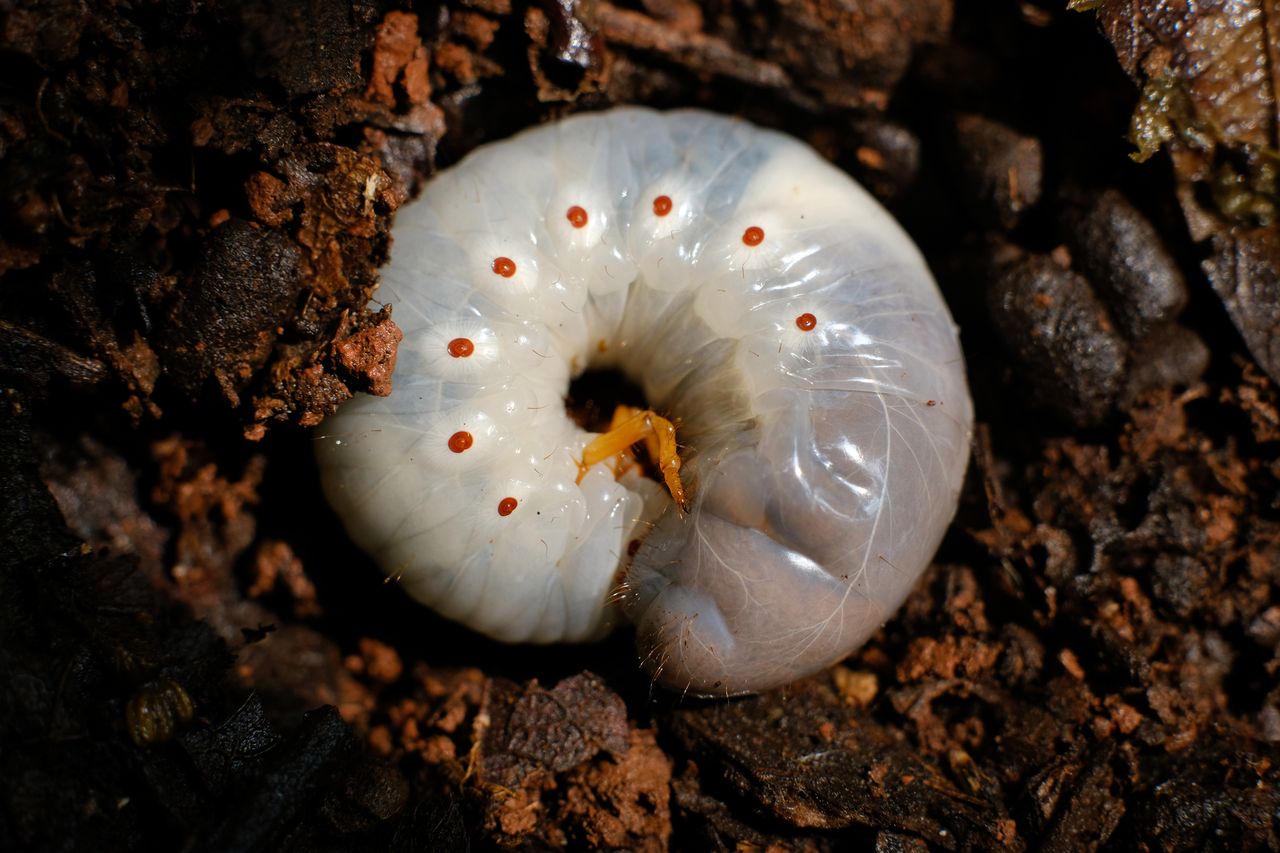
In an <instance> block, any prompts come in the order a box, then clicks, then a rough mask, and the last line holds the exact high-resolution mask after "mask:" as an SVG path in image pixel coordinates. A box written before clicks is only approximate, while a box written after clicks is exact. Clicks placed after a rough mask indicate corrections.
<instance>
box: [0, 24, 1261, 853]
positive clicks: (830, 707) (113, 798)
mask: <svg viewBox="0 0 1280 853" xmlns="http://www.w3.org/2000/svg"><path fill="white" fill-rule="evenodd" d="M1068 6H1069V7H1070V8H1066V7H1068ZM1275 14H1277V9H1276V7H1275V4H1274V3H1263V2H1241V3H1220V2H1209V3H1202V4H1177V3H1173V4H1170V3H1165V2H1157V0H1071V2H1070V3H1063V2H1057V0H1052V2H1051V0H1025V2H1021V3H1016V4H1015V3H999V4H997V3H990V2H980V0H954V2H953V0H860V2H855V3H840V2H835V0H784V2H773V3H760V2H752V1H751V0H727V2H705V3H694V2H691V0H619V2H616V3H611V2H605V0H543V2H537V3H525V4H521V3H513V2H510V0H452V1H451V2H447V3H444V4H441V5H425V4H404V5H403V6H401V5H397V4H395V3H389V2H384V0H354V2H352V1H351V0H313V2H309V3H307V4H291V3H270V2H266V0H239V2H216V3H203V4H182V3H150V4H139V3H122V2H118V0H0V406H2V407H3V412H0V496H2V497H0V514H2V517H0V529H3V530H4V534H3V536H2V537H0V802H2V803H3V807H2V808H0V848H3V849H6V850H41V851H43V850H105V851H113V850H136V849H149V850H150V849H155V850H164V849H184V850H193V851H201V850H208V851H214V850H230V849H236V850H258V849H272V850H299V851H301V850H333V851H337V850H387V849H394V850H423V849H430V850H451V849H464V848H467V847H470V846H474V847H477V848H479V849H489V848H494V847H503V848H516V847H518V848H521V849H549V848H550V849H565V848H567V849H584V848H607V849H644V850H665V849H676V850H699V851H701V850H754V849H767V850H837V849H847V848H854V849H875V850H877V851H897V850H903V851H906V850H911V851H921V850H932V849H936V850H974V849H978V850H989V849H995V848H999V849H1011V850H1024V849H1037V850H1064V851H1065V850H1098V849H1101V850H1230V851H1232V853H1237V851H1246V850H1267V849H1270V850H1276V849H1280V497H1278V496H1280V394H1278V393H1277V386H1276V382H1277V380H1278V379H1280V228H1278V227H1277V204H1278V203H1280V193H1278V191H1277V180H1278V178H1277V173H1278V170H1277V167H1276V165H1275V163H1276V151H1277V150H1280V109H1278V108H1277V103H1278V101H1277V85H1278V75H1277V72H1276V70H1275V69H1276V68H1277V67H1280V65H1278V64H1277V63H1276V62H1275V57H1276V55H1277V54H1278V53H1280V48H1277V44H1276V41H1275V36H1274V32H1275V31H1277V29H1278V27H1277V24H1276V22H1274V21H1272V20H1271V18H1272V17H1273V16H1274V15H1275ZM621 103H640V104H648V105H652V106H657V107H674V106H699V107H703V108H707V109H712V110H716V111H719V112H724V113H731V114H736V115H741V116H743V117H745V118H748V119H751V120H753V121H756V122H758V123H761V124H764V125H767V126H772V127H780V128H784V129H786V130H787V131H789V132H791V133H793V134H795V135H797V136H799V137H801V138H803V139H805V140H807V141H808V142H810V143H811V144H813V145H814V146H815V147H816V148H817V149H818V150H819V151H820V152H821V153H823V154H824V155H825V156H827V157H829V158H830V159H831V160H833V161H834V162H836V163H837V164H839V165H840V166H842V167H843V168H845V169H847V170H848V171H849V172H850V173H851V174H853V175H854V176H855V177H857V178H858V179H859V180H861V181H862V182H863V183H864V184H865V185H866V186H867V187H868V188H869V189H871V190H872V192H874V193H875V194H876V195H877V196H878V197H879V198H880V199H881V200H882V201H884V202H885V203H886V204H887V205H888V206H889V207H890V209H891V210H892V211H893V212H894V213H895V214H896V215H897V216H898V217H899V218H900V219H901V221H902V222H903V223H904V225H905V226H906V227H907V229H908V231H909V232H910V233H911V234H912V235H913V236H914V237H915V238H916V240H917V241H918V242H919V244H920V245H921V247H922V249H923V251H924V252H925V255H926V257H927V258H928V260H929V262H930V265H931V266H932V268H933V269H934V271H935V273H936V275H937V277H938V279H939V283H940V285H941V287H942V289H943V291H944V293H945V295H946V296H947V299H948V301H949V303H950V304H951V306H952V309H953V312H954V314H955V316H956V319H957V322H958V323H959V324H960V326H961V328H962V330H963V339H964V344H965V350H966V359H967V363H968V368H969V376H970V382H971V385H972V389H973V393H974V397H975V402H976V404H977V412H978V419H979V425H978V428H977V430H976V434H975V439H974V453H973V459H972V462H971V468H970V477H969V482H968V484H967V486H966V490H965V493H964V495H963V498H962V502H961V506H960V510H959V513H958V515H957V518H956V521H955V523H954V525H953V527H952V530H951V531H950V533H949V534H948V537H947V539H946V541H945V542H944V544H943V546H942V548H941V550H940V552H939V554H938V556H937V558H936V562H935V564H934V565H933V566H932V567H931V568H930V570H929V571H928V573H927V575H926V576H925V578H924V579H923V580H922V581H921V582H920V584H919V585H918V587H917V588H916V590H915V592H914V593H913V595H912V596H911V598H910V599H909V600H908V602H907V604H906V605H905V606H904V607H903V609H902V610H901V611H900V612H899V613H898V614H897V616H896V617H895V618H893V619H892V620H891V621H890V622H889V623H888V624H886V625H885V626H884V628H883V629H882V630H881V631H880V632H879V633H878V634H877V635H876V636H875V637H874V638H873V639H872V640H871V641H870V642H869V643H867V644H866V645H865V646H864V647H863V648H862V649H860V650H859V651H858V652H856V653H855V654H854V655H852V656H851V657H850V658H849V659H847V660H846V661H844V662H843V663H841V664H840V665H839V666H837V667H835V668H834V669H833V670H831V671H829V672H826V673H823V674H820V675H818V676H815V677H813V678H810V679H807V680H804V681H802V682H799V683H796V684H794V685H791V686H789V687H787V688H786V689H783V690H778V691H774V692H772V693H769V694H765V695H761V696H755V697H749V698H743V699H737V700H732V701H722V702H707V701H692V700H681V699H680V698H679V697H676V696H672V695H668V694H666V693H664V692H662V691H660V690H657V689H655V688H653V687H652V686H651V685H650V684H649V682H648V680H647V679H646V678H645V676H644V675H643V674H642V672H641V671H640V669H639V668H638V666H637V665H636V661H635V655H634V652H633V650H632V647H631V638H629V637H627V636H626V635H625V634H620V635H618V636H616V637H614V638H612V639H610V640H608V641H606V642H604V643H602V644H600V645H597V646H591V647H555V648H526V647H517V648H510V647H504V646H501V645H498V644H496V643H493V642H490V641H488V640H485V639H483V638H480V637H478V636H476V635H474V634H472V633H470V632H468V631H467V630H465V629H463V628H460V627H458V626H455V625H452V624H449V623H447V622H445V621H444V620H442V619H440V618H438V617H436V616H434V615H432V614H431V613H429V612H427V611H425V610H424V609H422V608H420V607H419V606H417V605H415V604H413V603H412V602H411V601H409V600H408V599H407V598H406V597H405V596H404V595H403V594H402V593H401V592H400V591H399V590H397V589H396V587H395V585H394V584H393V583H387V582H384V581H383V580H382V578H381V576H380V575H379V573H378V572H377V570H376V568H375V567H374V566H373V565H372V563H371V561H370V560H369V559H368V558H367V557H365V556H363V555H362V554H361V553H359V552H358V551H357V550H355V549H354V547H353V546H351V544H350V543H349V542H347V541H346V539H345V536H344V535H343V533H342V530H341V525H340V524H339V523H338V521H337V520H336V519H335V518H334V517H333V515H332V513H331V512H330V511H329V510H328V508H327V507H326V506H325V505H324V502H323V500H322V498H321V497H320V492H319V488H318V482H317V475H316V472H315V468H314V463H313V462H312V460H311V455H310V450H309V442H310V440H311V438H310V436H311V433H310V432H309V429H308V428H310V427H314V426H315V425H317V424H319V423H321V422H322V420H323V418H324V417H325V416H326V415H327V414H329V413H330V412H332V411H333V410H334V409H335V407H336V406H337V405H338V404H340V403H341V402H342V401H343V400H345V399H347V398H349V397H350V396H351V395H352V394H354V393H358V392H364V393H374V394H386V393H389V391H390V390H391V388H392V386H393V385H394V376H393V373H392V371H393V370H394V364H395V349H396V344H397V343H398V342H399V339H400V332H399V330H398V329H397V328H396V326H395V319H394V318H395V306H394V305H390V306H385V307H382V308H379V306H378V305H377V304H373V305H372V307H370V299H371V297H373V298H376V295H377V294H376V285H377V281H378V267H379V265H380V264H381V263H382V262H383V261H384V260H385V259H386V257H387V254H388V252H389V250H390V227H391V223H392V221H393V219H394V214H395V211H396V209H397V208H398V207H399V206H400V205H401V204H403V203H404V202H405V201H407V200H408V199H409V198H411V197H412V196H413V195H414V194H415V193H417V192H418V191H419V190H420V189H421V187H422V185H423V183H424V182H425V181H426V180H427V179H428V178H429V177H430V176H431V175H432V174H433V173H434V172H435V171H436V170H438V169H441V168H444V167H447V166H448V165H449V164H450V163H452V162H455V161H456V160H457V159H458V158H459V157H461V156H463V155H464V154H465V153H466V152H468V151H469V150H471V149H472V148H474V147H475V146H476V145H479V144H482V143H483V142H485V141H488V140H493V139H498V138H502V137H504V136H506V135H508V134H510V133H512V132H514V131H516V130H518V129H520V128H523V127H526V126H529V125H532V124H535V123H538V122H541V121H546V120H553V119H554V118H556V117H559V116H562V115H565V114H567V113H569V112H572V111H577V110H586V109H599V108H604V107H607V106H610V105H613V104H621ZM606 384H607V383H606ZM591 387H592V386H591V383H589V382H588V383H585V384H583V385H579V386H575V388H576V389H577V390H575V393H579V392H582V393H587V394H592V393H594V392H593V391H591V390H590V389H591ZM623 396H625V394H624V395H623ZM575 402H576V403H578V404H579V405H580V406H585V407H586V408H587V409H591V408H592V405H595V406H596V408H597V409H601V408H604V407H605V404H604V403H599V404H593V402H592V401H582V400H577V401H575Z"/></svg>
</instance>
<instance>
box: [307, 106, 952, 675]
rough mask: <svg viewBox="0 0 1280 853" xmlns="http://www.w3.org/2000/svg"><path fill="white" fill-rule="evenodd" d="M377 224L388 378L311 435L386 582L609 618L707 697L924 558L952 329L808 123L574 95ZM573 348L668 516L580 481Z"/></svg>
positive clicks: (648, 497)
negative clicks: (669, 435) (665, 433)
mask: <svg viewBox="0 0 1280 853" xmlns="http://www.w3.org/2000/svg"><path fill="white" fill-rule="evenodd" d="M394 234H395V246H394V249H393V253H392V260H391V262H390V264H389V265H388V266H387V267H386V268H385V270H384V271H383V283H382V289H381V290H380V292H379V296H380V298H381V299H383V300H384V301H387V302H391V303H393V304H394V306H395V317H396V321H397V322H398V323H399V324H400V326H401V328H402V330H403V331H404V340H403V342H402V343H401V345H400V350H399V355H398V366H397V370H396V374H395V390H394V392H393V393H392V394H391V396H390V397H387V398H374V397H360V398H357V399H355V400H352V401H351V402H349V403H348V404H346V405H345V406H344V407H343V408H342V409H341V410H340V411H339V412H338V414H336V415H335V416H334V417H332V418H331V419H330V420H329V421H328V422H326V424H325V425H324V426H323V428H322V433H323V435H322V436H321V438H320V439H319V440H318V446H319V451H318V452H319V459H320V466H321V470H322V478H323V482H324V488H325V492H326V494H327V495H328V498H329V500H330V502H331V503H332V505H333V506H334V508H335V509H336V510H337V512H338V513H339V515H340V516H341V517H342V518H343V520H344V522H345V524H346V527H347V529H348V531H349V532H350V534H351V536H352V538H353V539H354V540H355V541H356V542H357V543H358V544H359V545H360V546H361V547H363V548H364V549H365V550H366V551H368V552H369V553H370V554H371V555H373V556H374V557H375V558H376V559H377V561H378V562H379V563H380V564H381V566H382V568H383V569H384V570H385V571H386V572H387V573H388V574H390V575H392V576H394V577H397V578H399V579H400V582H401V584H402V585H403V586H404V588H405V589H406V590H407V591H408V592H409V593H410V594H411V595H413V596H414V597H416V598H418V599H420V600H421V601H423V602H425V603H426V604H428V605H430V606H431V607H433V608H435V609H436V610H438V611H439V612H441V613H443V614H444V615H445V616H448V617H449V618H451V619H455V620H458V621H460V622H463V623H465V624H467V625H469V626H471V627H472V628H474V629H476V630H478V631H481V632H483V633H485V634H488V635H490V636H492V637H496V638H498V639H500V640H505V641H510V642H536V643H551V642H560V641H579V640H590V639H594V638H597V637H600V636H601V635H603V634H604V633H605V632H607V631H609V630H610V629H611V628H612V627H613V623H614V621H615V618H616V615H617V611H618V610H619V609H620V610H621V611H622V612H624V613H625V614H626V615H627V616H628V617H629V618H630V619H631V621H633V622H634V623H635V625H636V630H637V641H638V644H639V651H640V656H641V659H642V660H643V661H644V664H645V666H646V667H647V668H648V669H649V671H650V672H651V673H652V674H653V676H654V677H655V678H656V680H657V681H658V682H659V683H661V684H663V685H665V686H667V687H669V688H671V689H673V690H676V691H685V692H688V693H690V694H697V695H713V696H725V695H732V694H738V693H747V692H753V691H759V690H764V689H767V688H770V687H773V686H777V685H780V684H784V683H786V682H788V681H791V680H793V679H795V678H798V677H800V676H802V675H806V674H808V673H812V672H815V671H818V670H820V669H822V668H824V667H826V666H828V665H830V664H832V663H834V662H835V661H838V660H839V659H840V658H842V657H843V656H845V655H847V654H848V653H849V652H850V651H852V650H853V649H855V648H856V647H857V646H858V645H859V644H861V643H862V642H863V641H864V640H865V639H866V638H867V636H868V635H870V634H871V633H872V632H873V631H875V630H876V628H877V627H878V626H879V625H881V624H882V623H883V622H884V621H885V619H887V618H888V617H889V616H890V615H891V614H892V613H893V612H894V610H895V609H897V607H898V606H899V604H900V603H901V602H902V600H903V599H904V598H905V597H906V595H907V592H908V591H909V590H910V588H911V586H912V584H913V583H914V581H915V580H916V578H917V577H918V576H919V575H920V573H921V572H922V571H923V570H924V568H925V567H926V566H927V565H928V562H929V560H930V559H931V558H932V556H933V553H934V551H935V550H936V548H937V546H938V543H939V541H940V540H941V538H942V535H943V533H944V532H945V530H946V528H947V525H948V524H949V523H950V520H951V517H952V515H953V514H954V512H955V507H956V501H957V495H958V493H959V489H960V485H961V480H962V479H963V476H964V469H965V465H966V461H967V458H968V448H969V434H970V429H971V424H972V418H973V412H972V404H971V403H970V400H969V395H968V390H967V387H966V384H965V377H964V365H963V359H962V356H961V351H960V346H959V343H958V341H957V336H956V329H955V327H954V324H953V323H952V320H951V317H950V315H949V314H948V312H947V308H946V306H945V304H944V303H943V300H942V297H941V295H940V294H939V292H938V289H937V286H936V285H935V284H934V282H933V279H932V278H931V276H930V275H929V272H928V270H927V268H926V267H925V264H924V261H923V260H922V258H921V257H920V254H919V252H918V251H917V249H916V248H915V246H914V245H913V244H912V243H911V241H910V240H909V239H908V238H907V236H906V235H905V234H904V233H903V231H902V230H901V228H899V227H898V225H897V224H896V223H895V222H894V221H893V220H892V218H890V216H889V215H888V214H887V213H886V212H885V211H884V210H883V209H882V208H881V207H880V206H879V205H878V204H877V203H876V202H875V201H874V200H873V199H872V198H871V197H870V196H869V195H868V194H867V193H866V192H865V191H864V190H863V189H862V188H861V187H859V186H858V185H857V184H856V183H855V182H854V181H852V180H851V179H850V178H849V177H848V176H847V175H845V174H844V173H842V172H840V171H839V170H837V169H836V168H834V167H833V166H831V165H830V164H828V163H827V162H825V161H824V160H822V159H821V158H820V157H819V156H818V155H817V154H815V153H814V152H813V151H812V150H811V149H810V148H808V147H807V146H805V145H804V144H802V143H800V142H798V141H796V140H794V139H792V138H790V137H787V136H785V135H782V134H779V133H776V132H772V131H767V130H762V129H759V128H756V127H753V126H752V125H749V124H747V123H745V122H742V121H739V120H734V119H729V118H725V117H722V116H716V115H711V114H708V113H703V112H696V111H680V112H672V113H657V112H653V111H650V110H645V109H635V108H626V109H616V110H613V111H610V112H605V113H597V114H590V115H579V116H575V117H572V118H569V119H566V120H564V121H561V122H559V123H557V124H553V125H548V126H545V127H540V128H536V129H533V130H530V131H526V132H524V133H522V134H520V135H518V136H516V137H514V138H513V139H510V140H507V141H505V142H500V143H496V144H493V145H489V146H486V147H484V148H481V149H479V150H477V151H476V152H474V153H473V154H471V155H470V156H469V157H467V158H466V159H465V160H464V161H462V162H461V163H460V164H459V165H457V166H455V167H453V168H452V169H449V170H448V171H446V172H444V173H442V174H441V175H440V176H439V177H437V178H436V179H435V180H433V181H432V182H431V184H430V185H429V186H428V187H427V189H426V191H425V193H424V195H423V198H422V199H421V200H420V201H417V202H414V203H413V204H411V205H409V206H407V207H405V208H404V209H402V210H401V211H400V212H399V214H398V218H397V222H396V225H395V231H394ZM588 368H616V369H618V370H620V371H621V372H623V373H624V374H625V375H627V376H628V377H630V378H631V379H633V380H634V381H635V382H636V383H638V384H639V385H640V386H641V387H642V388H643V389H644V393H645V395H646V396H647V399H648V402H649V404H650V405H651V406H652V407H653V409H654V410H655V411H656V412H658V413H662V414H666V415H670V416H671V417H672V419H673V420H676V421H677V422H678V424H679V433H678V440H679V443H680V455H681V461H682V463H683V467H682V468H681V469H680V470H679V472H678V475H679V478H680V479H682V480H683V482H684V483H685V484H688V486H689V495H688V511H687V512H681V511H679V510H678V509H677V508H676V506H675V503H674V501H673V499H672V496H671V491H670V490H668V489H667V488H664V487H663V485H662V484H660V483H658V482H656V481H655V480H653V479H650V478H646V477H645V476H643V475H642V474H641V473H638V472H637V471H636V466H634V465H631V466H624V465H620V464H618V463H617V460H616V458H614V457H613V456H612V455H610V458H609V459H606V460H605V461H600V462H598V463H597V464H592V465H591V466H590V467H589V468H588V469H586V470H585V474H583V473H582V472H581V471H580V465H581V464H582V463H583V461H584V459H583V456H584V450H586V449H587V447H588V445H589V444H591V442H592V441H593V439H595V438H596V436H595V435H593V434H589V433H587V432H585V431H584V430H583V429H582V428H581V427H580V426H578V425H577V424H576V423H575V422H574V421H573V420H572V419H570V417H569V416H568V415H567V414H566V412H565V404H564V399H565V394H566V392H567V389H568V385H569V382H570V379H571V378H573V376H574V375H575V374H576V373H578V372H581V371H582V370H584V369H588ZM634 439H635V436H629V437H627V438H626V439H624V440H623V443H624V444H625V443H629V441H631V440H634ZM594 446H595V447H597V448H598V447H599V446H600V445H599V444H597V445H594ZM624 468H625V469H626V470H625V472H624V473H621V474H619V473H618V472H619V471H620V470H622V469H624ZM619 603H620V607H619Z"/></svg>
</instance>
